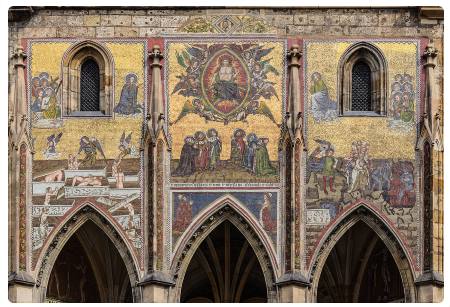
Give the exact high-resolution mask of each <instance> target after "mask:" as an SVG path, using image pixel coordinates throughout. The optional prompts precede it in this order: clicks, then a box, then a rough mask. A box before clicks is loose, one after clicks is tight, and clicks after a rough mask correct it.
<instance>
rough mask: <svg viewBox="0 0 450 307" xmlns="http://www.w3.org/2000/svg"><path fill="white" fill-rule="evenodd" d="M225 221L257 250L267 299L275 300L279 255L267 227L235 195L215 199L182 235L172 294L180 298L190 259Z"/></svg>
mask: <svg viewBox="0 0 450 307" xmlns="http://www.w3.org/2000/svg"><path fill="white" fill-rule="evenodd" d="M224 221H228V222H230V223H231V224H232V225H233V226H234V227H236V228H237V229H238V230H239V231H240V232H241V234H242V235H243V236H244V237H245V239H246V240H247V242H248V244H249V245H250V247H251V248H252V249H253V251H254V253H255V254H256V258H257V261H258V262H259V265H260V266H261V268H262V272H263V275H264V280H265V284H266V288H267V299H268V302H273V301H274V300H275V295H276V294H275V280H276V278H277V275H278V270H279V269H278V267H277V265H276V256H275V254H274V252H273V250H272V247H271V246H270V243H269V238H268V237H267V234H265V233H264V230H262V228H261V227H260V226H258V225H257V222H256V220H255V219H254V218H252V217H251V213H250V212H247V210H246V209H244V208H243V206H242V205H239V202H238V201H237V200H236V199H234V198H233V197H232V196H228V197H226V198H221V199H219V200H218V201H216V202H215V203H214V204H213V205H210V208H209V209H208V210H207V212H204V213H203V214H202V216H201V217H197V218H196V221H194V222H193V223H192V224H191V226H190V227H189V229H187V230H186V232H185V233H184V234H183V236H182V238H180V240H179V243H178V244H177V247H176V249H175V253H174V257H173V261H172V266H171V272H172V276H174V282H175V287H174V288H172V289H171V291H174V293H173V295H171V296H172V297H173V298H174V300H175V301H177V302H178V301H179V300H180V296H181V288H182V285H183V280H184V278H185V275H186V272H187V269H188V267H189V264H190V263H191V260H192V258H193V256H194V254H195V253H196V251H197V249H198V248H199V246H200V245H201V244H202V242H203V241H204V240H205V239H206V238H207V237H208V236H209V235H210V234H211V232H213V231H214V229H216V228H217V227H218V226H219V225H221V224H222V223H223V222H224Z"/></svg>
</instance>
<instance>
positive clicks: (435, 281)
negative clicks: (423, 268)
mask: <svg viewBox="0 0 450 307" xmlns="http://www.w3.org/2000/svg"><path fill="white" fill-rule="evenodd" d="M414 283H415V284H416V285H417V286H421V285H427V284H432V285H435V286H438V287H443V286H444V276H443V275H442V274H440V273H438V272H435V271H430V272H425V273H423V274H422V275H420V276H419V277H418V278H417V279H416V281H415V282H414Z"/></svg>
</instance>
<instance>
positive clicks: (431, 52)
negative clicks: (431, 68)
mask: <svg viewBox="0 0 450 307" xmlns="http://www.w3.org/2000/svg"><path fill="white" fill-rule="evenodd" d="M437 54H438V50H437V49H436V48H435V47H434V44H433V43H429V44H428V45H427V46H426V47H425V51H424V52H423V55H424V56H425V57H427V58H434V57H436V56H437Z"/></svg>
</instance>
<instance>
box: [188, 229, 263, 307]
mask: <svg viewBox="0 0 450 307" xmlns="http://www.w3.org/2000/svg"><path fill="white" fill-rule="evenodd" d="M266 289H267V287H266V284H265V281H264V274H263V272H262V269H261V266H260V264H259V262H258V259H257V257H256V254H255V252H254V251H253V249H252V247H251V246H250V245H249V243H248V241H247V240H246V239H245V237H244V236H243V235H242V233H241V232H240V231H239V230H238V229H237V228H236V227H235V226H234V225H233V224H232V223H230V222H229V221H224V222H223V223H222V224H220V225H219V226H218V227H216V228H215V229H214V230H213V231H212V232H211V233H210V234H209V236H208V237H207V238H206V239H205V240H204V241H203V242H202V243H201V244H200V246H199V247H198V249H197V250H196V252H195V254H194V256H193V258H192V260H191V262H190V264H189V267H188V269H187V272H186V277H185V278H184V281H183V286H182V289H181V298H180V302H182V303H183V302H216V303H217V302H267V290H266Z"/></svg>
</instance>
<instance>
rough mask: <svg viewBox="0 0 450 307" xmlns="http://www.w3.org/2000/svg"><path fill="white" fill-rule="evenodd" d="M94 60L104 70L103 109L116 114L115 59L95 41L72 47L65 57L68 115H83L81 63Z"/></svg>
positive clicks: (64, 90)
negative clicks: (81, 108)
mask: <svg viewBox="0 0 450 307" xmlns="http://www.w3.org/2000/svg"><path fill="white" fill-rule="evenodd" d="M87 59H92V60H94V61H95V62H96V63H97V65H98V66H99V69H100V112H101V113H99V114H96V115H112V109H113V105H114V58H113V56H112V54H111V52H110V51H109V50H108V48H106V47H105V46H104V45H103V44H100V43H98V42H94V41H92V40H85V41H81V42H78V43H76V44H74V45H73V46H71V47H70V48H69V49H68V50H67V51H66V52H65V53H64V56H63V58H62V63H61V69H62V109H63V115H64V116H82V115H83V114H82V113H80V72H81V65H82V64H83V63H84V62H85V61H86V60H87Z"/></svg>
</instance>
